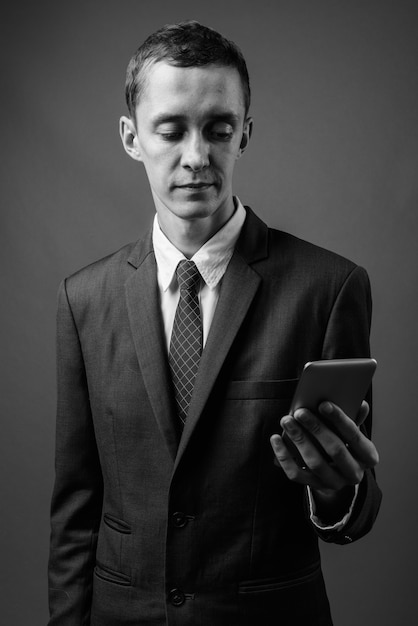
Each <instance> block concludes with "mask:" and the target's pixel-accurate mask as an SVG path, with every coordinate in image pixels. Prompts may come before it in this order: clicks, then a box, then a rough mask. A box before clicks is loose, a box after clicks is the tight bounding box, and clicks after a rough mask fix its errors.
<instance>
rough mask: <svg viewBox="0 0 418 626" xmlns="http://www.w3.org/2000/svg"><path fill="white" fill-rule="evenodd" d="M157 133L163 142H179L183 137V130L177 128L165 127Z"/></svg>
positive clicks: (161, 127) (160, 128)
mask: <svg viewBox="0 0 418 626" xmlns="http://www.w3.org/2000/svg"><path fill="white" fill-rule="evenodd" d="M157 133H158V135H159V136H160V137H161V139H163V141H178V140H179V139H181V137H182V136H183V129H181V128H179V127H177V126H172V125H163V126H160V127H159V128H158V130H157Z"/></svg>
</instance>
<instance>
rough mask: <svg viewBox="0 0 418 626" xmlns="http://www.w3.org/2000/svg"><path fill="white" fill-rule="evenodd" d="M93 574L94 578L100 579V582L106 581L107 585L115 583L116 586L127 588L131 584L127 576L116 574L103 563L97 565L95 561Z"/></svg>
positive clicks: (120, 573) (97, 562)
mask: <svg viewBox="0 0 418 626" xmlns="http://www.w3.org/2000/svg"><path fill="white" fill-rule="evenodd" d="M94 573H95V574H96V576H98V577H99V578H101V579H102V580H106V581H107V582H109V583H115V584H116V585H124V586H128V585H130V584H131V577H130V576H128V575H127V574H122V572H117V571H116V570H114V569H111V568H110V567H107V566H106V565H103V563H99V561H96V567H95V568H94Z"/></svg>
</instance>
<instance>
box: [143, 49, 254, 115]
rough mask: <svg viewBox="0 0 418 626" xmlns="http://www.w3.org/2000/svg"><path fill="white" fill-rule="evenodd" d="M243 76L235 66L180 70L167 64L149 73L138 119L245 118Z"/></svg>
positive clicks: (207, 66) (159, 65) (151, 69)
mask: <svg viewBox="0 0 418 626" xmlns="http://www.w3.org/2000/svg"><path fill="white" fill-rule="evenodd" d="M244 111H245V105H244V94H243V88H242V84H241V77H240V75H239V73H238V70H237V69H236V68H234V67H227V66H220V65H206V66H203V67H177V66H174V65H170V64H169V63H166V62H165V61H159V62H157V63H154V64H152V65H151V66H150V67H149V68H148V69H147V70H146V77H145V83H144V90H143V92H142V93H141V95H140V97H139V102H138V105H137V116H141V115H142V114H149V115H150V114H151V115H152V116H160V115H161V114H164V113H165V114H171V115H184V116H187V115H205V114H206V113H207V114H212V113H215V112H216V113H228V114H233V115H235V116H237V117H241V116H242V117H243V116H244Z"/></svg>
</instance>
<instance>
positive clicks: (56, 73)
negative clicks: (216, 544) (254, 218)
mask: <svg viewBox="0 0 418 626" xmlns="http://www.w3.org/2000/svg"><path fill="white" fill-rule="evenodd" d="M417 17H418V6H417V2H407V1H404V0H397V1H393V2H391V1H387V0H382V1H377V0H376V1H373V0H365V1H359V0H346V1H344V0H329V1H328V0H324V1H321V0H319V1H315V0H311V1H309V0H306V1H298V0H294V1H290V0H288V1H286V0H282V1H280V0H276V1H263V0H259V1H257V2H255V1H254V2H249V1H243V0H233V1H231V2H225V1H224V0H211V1H210V2H206V3H202V2H196V1H193V2H192V1H188V0H178V1H177V2H168V1H161V0H152V1H148V0H145V1H143V2H140V1H137V2H134V1H133V0H129V1H123V0H122V1H119V2H117V1H114V2H92V1H85V2H74V1H73V2H48V1H44V2H42V1H41V2H33V3H32V2H26V3H23V2H19V1H18V0H15V1H14V2H13V3H3V5H2V16H1V33H0V35H1V36H0V41H1V45H2V53H1V55H0V64H1V96H0V102H1V115H0V120H1V125H2V128H1V144H0V145H1V157H2V167H1V172H2V182H1V185H0V193H1V196H2V200H1V231H0V237H1V240H0V254H1V258H0V272H1V277H2V284H1V292H0V293H1V296H0V301H1V319H2V339H1V341H2V347H1V359H0V362H1V375H0V381H1V386H2V391H1V394H0V402H1V436H0V446H1V450H0V464H1V467H0V477H1V478H0V480H1V502H2V512H1V533H0V540H1V548H0V554H1V559H0V571H1V576H2V580H1V584H0V595H1V616H2V618H1V621H2V623H4V624H10V625H16V626H23V625H24V626H27V625H28V624H31V625H32V624H33V625H38V624H44V623H45V622H46V619H47V617H46V616H47V608H46V560H47V546H48V534H49V528H48V508H49V498H50V492H51V488H52V481H53V445H54V441H53V440H54V408H55V390H54V382H55V381H54V378H55V363H54V318H55V294H56V290H57V286H58V283H59V281H60V279H61V278H62V277H64V276H65V275H68V274H69V273H71V272H72V271H74V270H75V269H77V268H78V267H80V266H82V265H85V264H87V263H89V262H90V261H93V260H94V259H96V258H98V257H101V256H104V255H105V254H107V253H109V252H111V251H113V250H114V249H116V248H117V247H118V246H121V245H123V244H124V243H126V242H127V241H131V240H133V239H135V238H136V237H137V236H138V235H139V233H141V232H142V231H143V229H144V228H145V227H147V226H148V225H149V224H150V221H151V218H152V202H151V197H150V193H149V191H148V186H147V182H146V178H145V174H144V172H143V171H142V170H141V168H140V166H138V165H137V164H135V163H134V162H131V161H130V160H129V159H128V157H127V156H126V155H125V153H124V152H123V150H122V147H121V145H120V141H119V137H118V131H117V126H118V118H119V115H120V114H121V113H124V112H125V107H124V100H123V82H124V71H125V67H126V64H127V61H128V59H129V57H130V55H131V54H132V53H133V52H134V50H135V49H136V47H137V45H138V44H139V43H140V42H141V41H142V40H143V39H144V37H145V36H146V35H147V34H149V33H150V32H152V31H153V30H155V29H156V28H157V27H159V26H160V25H161V24H163V23H166V22H172V21H179V20H181V19H186V18H195V19H199V20H201V21H202V22H204V23H206V24H208V25H211V26H213V27H215V28H217V29H219V30H221V32H223V33H224V34H226V35H227V36H228V37H230V38H232V39H234V40H236V41H237V42H238V43H239V44H240V45H241V47H242V49H243V51H244V54H245V56H246V57H247V59H248V65H249V70H250V74H251V76H252V87H253V92H254V102H253V108H252V113H253V116H254V119H255V132H254V136H253V141H252V146H251V147H250V149H249V151H248V152H247V153H246V156H245V157H244V159H242V160H241V161H240V163H239V168H238V171H237V175H236V185H235V187H236V192H237V193H238V194H239V196H240V197H241V198H242V200H243V201H245V202H246V203H247V204H250V205H252V206H253V207H254V208H255V209H256V210H257V211H258V212H259V214H260V215H261V216H262V217H263V218H264V219H265V220H266V221H268V222H269V223H270V225H273V226H276V227H280V228H282V229H284V230H290V231H291V232H293V233H294V234H296V235H298V236H300V237H303V238H307V239H309V240H311V241H313V242H315V243H317V244H320V245H323V246H325V247H328V248H331V249H332V250H335V251H337V252H339V253H341V254H343V255H346V256H349V257H350V258H352V259H353V260H355V261H356V262H358V263H360V264H362V265H364V266H365V267H366V268H367V269H368V270H369V273H370V277H371V280H372V285H373V292H374V305H375V308H374V327H373V335H372V344H373V353H374V356H375V357H376V358H377V360H378V362H379V368H378V373H377V375H376V379H375V406H376V410H375V415H376V421H375V431H374V438H375V441H376V443H377V445H378V447H379V450H380V453H381V464H380V467H379V471H378V476H379V481H380V483H381V486H382V488H383V490H384V503H383V507H382V511H381V515H380V518H379V519H378V522H377V524H376V527H375V529H374V531H373V532H372V534H370V535H369V536H368V537H366V538H365V539H363V540H362V541H360V542H358V543H357V544H355V545H352V546H349V547H343V548H342V547H338V546H324V548H323V555H324V567H325V574H326V578H327V582H328V588H329V593H330V598H331V603H332V606H333V614H334V617H335V623H336V626H352V624H354V623H355V624H356V625H357V626H370V624H373V625H374V624H376V625H377V624H378V625H379V626H386V625H388V626H389V625H391V626H392V625H393V624H397V625H403V624H405V625H409V624H412V623H414V621H415V616H416V609H415V596H416V574H415V564H416V561H417V557H418V554H417V531H416V528H417V524H418V515H417V502H416V491H417V484H418V476H417V461H416V449H417V443H416V442H417V437H418V420H417V411H416V406H417V400H418V398H417V388H418V384H417V376H416V359H417V354H418V345H417V332H416V323H417V321H416V320H417V313H418V311H417V296H416V292H417V241H416V240H417V234H418V228H417V227H418V223H417V206H416V205H417V197H418V175H417V165H418V144H417V139H418V120H417V116H418V85H417V81H418V71H417V59H418V38H417V29H416V24H417ZM283 539H284V540H285V538H283ZM278 608H279V607H278Z"/></svg>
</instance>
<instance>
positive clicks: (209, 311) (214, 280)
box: [152, 197, 358, 530]
mask: <svg viewBox="0 0 418 626" xmlns="http://www.w3.org/2000/svg"><path fill="white" fill-rule="evenodd" d="M234 202H235V207H236V208H235V212H234V213H233V215H232V216H231V218H230V219H229V220H228V221H227V222H226V224H224V225H223V227H222V228H221V229H220V230H218V231H217V232H216V233H215V234H214V235H213V237H211V239H209V241H207V242H206V243H205V244H203V246H202V247H201V248H200V249H199V250H198V251H197V252H196V253H195V254H194V255H193V256H192V258H191V259H190V260H191V261H194V262H195V263H196V266H197V269H198V270H199V272H200V275H201V277H202V278H201V280H200V288H199V294H198V295H199V305H200V315H201V318H202V326H203V346H204V345H205V343H206V339H207V337H208V334H209V330H210V326H211V323H212V320H213V316H214V313H215V309H216V305H217V303H218V298H219V291H220V286H221V281H222V278H223V276H224V274H225V272H226V268H227V267H228V263H229V261H230V260H231V257H232V254H233V252H234V248H235V244H236V242H237V239H238V237H239V235H240V232H241V229H242V226H243V224H244V222H245V216H246V213H245V209H244V207H243V206H242V204H241V201H240V200H239V198H237V197H234ZM152 243H153V247H154V253H155V259H156V262H157V280H158V287H159V294H160V304H161V313H162V318H163V324H164V334H165V340H166V345H167V353H168V352H169V350H170V340H171V333H172V330H173V324H174V316H175V314H176V309H177V304H178V301H179V299H180V289H179V286H178V282H177V277H176V268H177V265H178V264H179V262H180V261H182V260H184V259H186V257H185V256H184V254H183V253H182V252H180V250H178V249H177V248H176V247H175V246H174V245H173V244H172V243H171V241H169V239H167V237H166V236H165V235H164V233H163V231H162V230H161V228H160V225H159V223H158V216H157V214H156V215H155V218H154V225H153V231H152ZM280 417H281V416H278V419H279V418H280ZM357 491H358V487H357V486H356V489H355V495H354V498H353V501H352V503H351V506H350V508H349V511H348V512H347V513H346V515H344V517H343V519H342V520H340V521H339V522H337V523H336V524H333V525H325V524H323V523H321V520H320V519H319V518H318V517H317V515H316V507H315V501H314V498H313V495H312V492H311V489H310V488H309V487H307V492H308V499H309V508H310V514H311V520H312V522H313V523H314V524H315V526H317V527H318V528H320V529H322V530H342V529H343V528H344V526H345V525H346V523H347V521H348V520H349V518H350V516H351V513H352V510H353V507H354V503H355V501H356V497H357Z"/></svg>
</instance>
